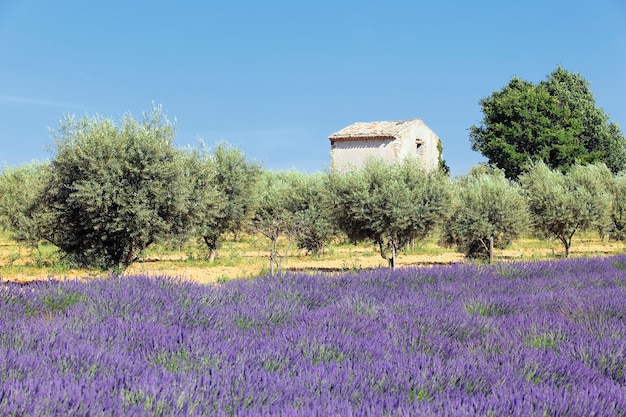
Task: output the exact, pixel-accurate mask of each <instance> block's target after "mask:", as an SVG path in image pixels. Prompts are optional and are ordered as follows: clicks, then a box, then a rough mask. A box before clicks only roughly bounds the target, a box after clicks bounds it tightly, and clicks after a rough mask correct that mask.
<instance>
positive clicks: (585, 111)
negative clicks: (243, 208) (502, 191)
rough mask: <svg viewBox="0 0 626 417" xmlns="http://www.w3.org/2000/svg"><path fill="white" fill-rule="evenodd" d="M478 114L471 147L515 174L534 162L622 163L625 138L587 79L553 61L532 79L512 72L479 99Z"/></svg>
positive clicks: (563, 166) (560, 165)
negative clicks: (500, 85)
mask: <svg viewBox="0 0 626 417" xmlns="http://www.w3.org/2000/svg"><path fill="white" fill-rule="evenodd" d="M480 105H481V107H482V113H483V120H482V121H481V123H480V124H479V125H478V126H471V127H470V142H471V143H472V149H474V150H475V151H479V152H481V153H482V154H483V155H484V156H485V157H486V158H487V159H488V160H489V162H490V163H491V164H493V165H495V166H497V167H498V168H500V169H503V170H504V171H505V173H506V176H507V177H508V178H512V179H514V178H517V177H518V176H519V175H520V174H521V173H523V172H524V171H525V170H527V169H528V168H529V167H530V166H531V165H532V163H533V162H536V161H543V162H544V163H546V165H548V166H549V167H550V168H554V169H558V170H560V171H562V172H566V171H567V170H569V168H570V167H571V166H572V165H574V164H587V163H593V162H603V163H605V164H606V165H607V166H608V167H609V169H610V170H611V171H612V172H614V173H615V172H618V171H620V170H623V169H624V168H626V139H625V138H624V136H623V135H622V133H621V131H620V128H619V126H618V125H617V124H615V123H612V122H611V123H610V122H609V116H607V115H606V114H605V113H604V111H603V110H602V109H601V108H598V107H596V104H595V99H594V97H593V94H592V93H591V90H590V88H589V82H588V81H586V80H585V79H584V78H583V77H582V76H581V75H580V74H577V73H570V72H569V71H567V70H565V69H563V68H561V67H558V68H557V69H556V70H555V71H553V72H552V74H550V75H549V76H548V77H547V79H546V80H545V81H542V82H539V83H538V84H534V83H531V82H528V81H524V80H522V79H520V78H517V77H514V78H513V79H511V81H509V83H508V84H507V85H506V86H504V88H502V89H501V90H500V91H495V92H494V93H493V94H492V95H491V96H489V97H487V98H484V99H482V100H480Z"/></svg>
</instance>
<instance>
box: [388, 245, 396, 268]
mask: <svg viewBox="0 0 626 417" xmlns="http://www.w3.org/2000/svg"><path fill="white" fill-rule="evenodd" d="M389 266H390V267H391V269H396V247H395V246H394V245H391V259H389Z"/></svg>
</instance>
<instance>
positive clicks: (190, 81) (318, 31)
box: [0, 0, 626, 175]
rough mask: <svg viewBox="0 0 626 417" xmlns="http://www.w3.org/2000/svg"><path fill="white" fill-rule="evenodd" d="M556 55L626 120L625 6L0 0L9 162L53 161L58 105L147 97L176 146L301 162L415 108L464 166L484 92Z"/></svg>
mask: <svg viewBox="0 0 626 417" xmlns="http://www.w3.org/2000/svg"><path fill="white" fill-rule="evenodd" d="M558 65H561V66H562V67H563V68H565V69H567V70H568V71H571V72H576V73H580V74H581V75H582V76H583V77H584V78H586V79H587V80H588V81H589V82H590V83H591V91H592V92H593V94H594V96H595V98H596V104H597V105H598V106H599V107H602V108H603V109H604V111H605V112H606V113H607V114H608V115H609V116H610V117H611V120H612V121H615V122H617V123H618V124H620V125H621V126H622V128H623V129H624V128H625V127H626V105H625V104H626V102H625V101H626V2H624V1H623V0H595V1H580V0H570V1H568V0H562V1H561V0H554V1H553V0H526V1H502V0H497V1H480V0H477V1H465V0H459V1H454V0H448V1H445V0H442V1H417V0H414V1H408V0H407V1H394V0H386V1H382V0H381V1H368V0H360V1H342V0H334V1H326V0H317V1H298V0H286V1H273V0H264V1H260V0H255V1H238V0H231V1H226V0H220V1H218V0H204V1H186V0H180V1H158V0H154V1H147V0H146V1H139V0H132V1H129V0H124V1H118V0H107V1H77V0H62V1H52V0H48V1H44V0H39V1H37V0H0V164H1V163H4V164H6V165H11V166H14V165H19V164H22V163H26V162H29V161H31V160H43V159H48V158H50V156H51V154H50V152H49V150H48V149H49V146H50V144H51V143H52V139H51V137H50V133H49V131H48V128H53V129H54V128H56V127H58V125H59V120H60V119H61V117H62V116H63V115H64V114H68V113H70V114H75V115H77V116H83V115H89V116H94V115H96V114H99V115H102V116H105V117H111V118H114V119H118V120H119V117H120V116H121V115H123V114H124V113H126V112H130V113H131V114H132V115H133V116H135V117H136V118H140V117H141V114H142V112H144V111H149V110H150V108H151V106H152V103H153V102H154V103H156V104H161V105H162V106H163V108H164V109H165V111H166V112H167V115H168V118H169V119H171V120H174V119H176V121H177V138H176V143H177V144H178V145H181V146H185V145H194V144H196V143H197V138H198V137H200V138H202V139H203V141H204V142H205V143H206V144H207V145H209V146H212V145H213V144H215V143H216V142H217V141H220V140H225V141H227V142H230V143H232V144H234V145H236V146H237V147H239V148H241V149H242V150H243V151H244V152H245V154H246V155H247V156H248V157H250V158H252V159H255V160H257V161H259V162H262V163H263V166H264V167H266V168H268V169H276V170H282V169H291V168H295V169H297V170H300V171H304V172H315V171H322V170H324V169H325V168H326V167H327V166H328V164H329V162H330V144H329V141H328V136H329V135H330V134H331V133H333V132H335V131H337V130H339V129H341V128H343V127H345V126H347V125H349V124H351V123H354V122H358V121H360V122H365V121H378V120H398V119H410V118H421V119H422V120H423V121H424V122H425V123H426V124H427V125H428V126H429V127H430V128H431V129H432V130H433V131H435V133H437V135H439V137H440V138H441V139H442V142H443V146H444V158H445V159H446V160H447V162H448V165H449V166H450V167H451V169H452V174H453V175H461V174H464V173H465V172H467V171H468V170H469V169H470V168H471V166H472V165H474V164H476V163H479V162H481V161H483V158H482V157H481V155H480V154H478V153H475V152H473V151H472V150H471V147H470V142H469V136H468V128H469V127H470V126H471V125H473V124H478V123H479V122H480V120H481V119H482V113H481V109H480V105H479V103H478V102H479V100H480V99H481V98H484V97H487V96H489V95H491V93H492V92H493V91H495V90H499V89H501V88H502V87H504V86H505V85H506V84H507V83H508V81H509V80H510V79H511V78H512V77H513V76H517V77H520V78H523V79H525V80H528V81H532V82H539V81H541V80H544V79H545V78H546V77H547V76H548V75H549V74H550V73H551V72H552V71H553V70H554V69H555V68H556V67H557V66H558Z"/></svg>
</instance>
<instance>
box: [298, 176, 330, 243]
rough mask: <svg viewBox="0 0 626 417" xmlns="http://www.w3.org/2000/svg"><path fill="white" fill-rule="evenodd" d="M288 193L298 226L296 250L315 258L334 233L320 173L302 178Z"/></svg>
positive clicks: (328, 203)
mask: <svg viewBox="0 0 626 417" xmlns="http://www.w3.org/2000/svg"><path fill="white" fill-rule="evenodd" d="M295 185H296V187H295V188H294V189H293V190H292V193H293V198H295V199H296V204H294V206H293V207H292V209H293V210H294V215H295V220H296V223H297V224H298V228H297V243H298V248H300V249H306V250H307V251H308V252H310V253H312V254H314V255H319V254H321V253H322V252H323V251H324V246H325V245H326V244H328V243H329V241H330V240H331V239H332V238H333V237H334V236H336V235H337V234H338V229H337V227H336V225H335V222H334V220H333V213H332V210H331V207H330V202H329V201H328V195H327V193H326V187H325V183H324V177H323V174H312V175H309V176H305V177H303V178H302V179H301V180H300V181H298V182H297V184H295Z"/></svg>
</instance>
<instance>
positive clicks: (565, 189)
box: [520, 162, 612, 257]
mask: <svg viewBox="0 0 626 417" xmlns="http://www.w3.org/2000/svg"><path fill="white" fill-rule="evenodd" d="M520 181H521V182H522V186H523V188H524V189H525V192H526V196H527V200H528V205H529V209H530V215H531V221H532V223H533V226H534V228H535V230H536V231H537V232H538V233H539V234H540V235H543V236H546V237H556V238H558V239H559V240H560V241H561V243H563V245H564V248H565V256H566V257H567V256H569V253H570V248H571V244H572V237H573V236H574V234H575V233H576V232H577V231H578V230H584V229H588V228H591V227H595V228H597V229H598V230H601V231H603V230H607V227H608V225H609V224H610V209H611V201H612V198H611V195H610V193H609V191H608V190H609V187H610V181H611V172H610V171H609V170H608V168H607V167H606V165H603V164H599V165H586V166H582V165H576V166H574V167H573V168H572V169H571V170H570V171H569V172H568V173H567V174H563V173H561V172H559V171H557V170H552V169H550V168H549V167H548V166H547V165H546V164H544V163H543V162H540V163H537V164H535V165H534V166H533V167H532V168H531V169H530V171H529V172H528V173H526V174H524V175H522V176H521V177H520Z"/></svg>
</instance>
